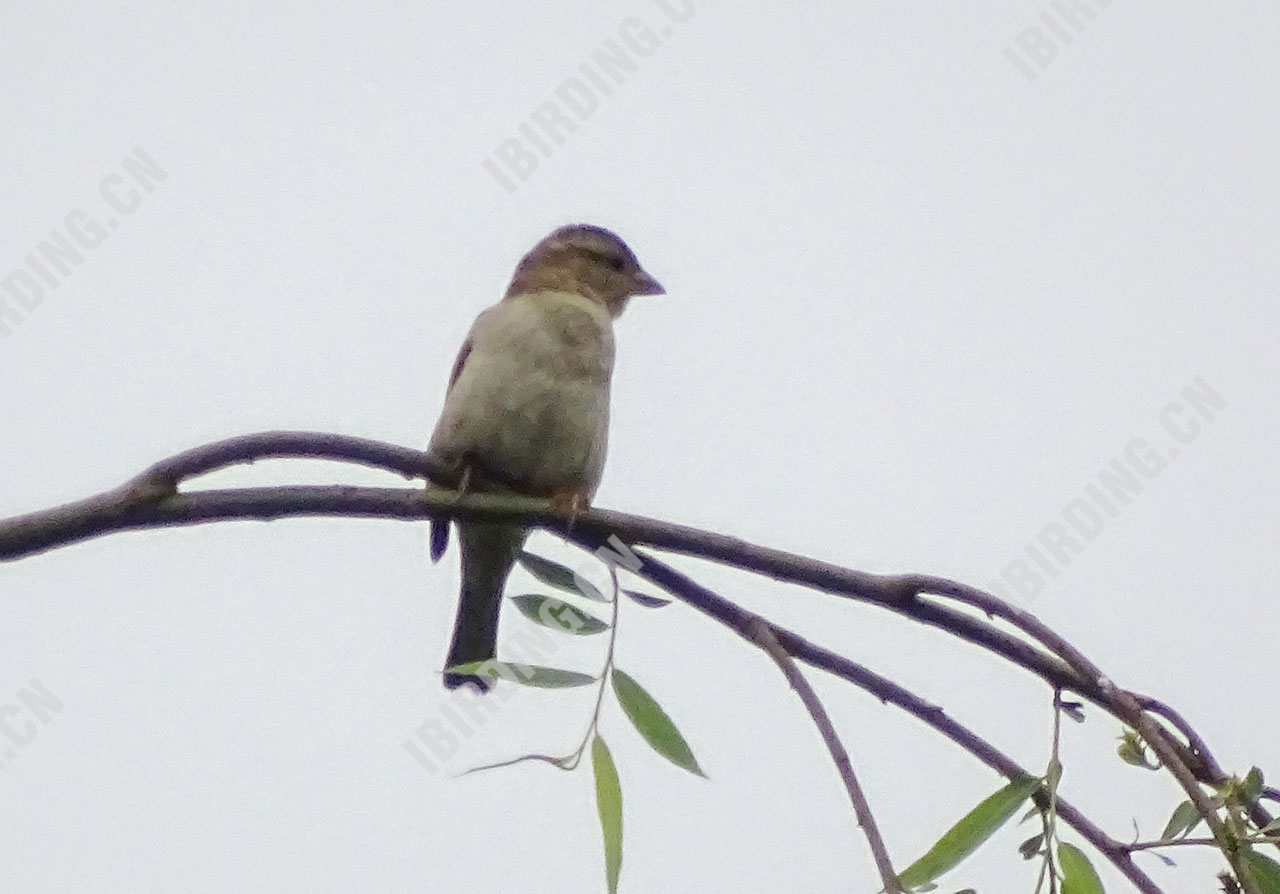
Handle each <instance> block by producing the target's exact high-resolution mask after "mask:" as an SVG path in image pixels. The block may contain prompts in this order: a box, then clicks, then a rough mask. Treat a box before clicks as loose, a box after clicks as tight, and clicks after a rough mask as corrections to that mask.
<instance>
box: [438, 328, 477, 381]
mask: <svg viewBox="0 0 1280 894" xmlns="http://www.w3.org/2000/svg"><path fill="white" fill-rule="evenodd" d="M471 347H472V344H471V336H469V335H468V336H467V340H466V341H464V342H463V343H462V348H461V349H460V350H459V351H458V359H457V360H455V361H453V372H452V373H450V374H449V384H448V386H447V387H446V388H445V390H444V393H445V394H448V393H449V392H450V391H452V390H453V383H454V382H456V381H458V376H460V375H462V367H463V366H465V365H466V363H467V358H468V357H470V356H471Z"/></svg>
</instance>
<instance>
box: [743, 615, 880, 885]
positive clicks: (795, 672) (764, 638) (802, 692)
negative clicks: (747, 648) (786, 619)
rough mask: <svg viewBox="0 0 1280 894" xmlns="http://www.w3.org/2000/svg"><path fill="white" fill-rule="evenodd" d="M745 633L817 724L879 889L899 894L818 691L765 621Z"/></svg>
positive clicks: (863, 797)
mask: <svg viewBox="0 0 1280 894" xmlns="http://www.w3.org/2000/svg"><path fill="white" fill-rule="evenodd" d="M746 633H747V636H748V638H749V639H750V640H751V641H752V642H754V643H755V644H756V645H758V646H759V647H760V648H761V649H763V650H764V651H765V653H766V654H767V655H768V656H769V657H770V658H772V659H773V660H774V661H775V662H776V663H777V665H778V667H779V668H780V669H781V670H782V673H783V675H784V676H785V677H786V678H787V682H788V683H790V684H791V688H792V689H794V690H795V691H796V695H798V696H800V701H801V702H803V703H804V706H805V709H806V710H808V712H809V716H810V717H812V718H813V723H814V725H815V726H817V727H818V732H819V733H820V734H821V735H822V741H823V742H825V743H826V746H827V751H829V752H830V753H831V759H832V760H833V761H834V762H835V765H836V770H837V771H838V772H839V773H840V779H841V781H843V782H844V788H845V791H846V792H848V793H849V800H850V802H852V804H853V813H854V816H856V817H857V819H858V825H859V826H861V827H862V832H863V834H864V835H866V836H867V843H868V844H869V845H870V846H871V855H872V857H873V858H874V859H875V861H876V870H877V871H878V872H879V873H880V881H881V882H882V883H883V884H884V888H883V890H884V891H886V892H888V894H902V885H901V884H900V883H899V882H898V875H897V873H896V872H894V871H893V863H892V861H891V860H890V859H889V851H888V850H887V849H886V848H885V845H884V838H882V837H881V836H880V828H879V826H877V825H876V820H875V817H874V816H873V815H872V813H871V805H870V804H869V803H868V802H867V796H866V794H865V793H864V792H863V791H862V786H861V785H859V784H858V777H857V775H856V774H855V773H854V771H853V762H852V761H850V760H849V753H848V752H847V751H846V750H845V747H844V745H843V744H841V742H840V737H839V735H837V734H836V728H835V727H834V726H833V725H832V723H831V718H830V717H828V716H827V711H826V709H825V708H823V706H822V701H821V700H820V699H819V698H818V694H817V693H816V692H814V691H813V687H812V686H810V685H809V681H808V680H806V679H805V678H804V674H802V673H800V668H798V667H796V663H795V661H794V660H792V658H791V656H790V655H789V654H787V650H786V649H784V648H783V647H782V644H781V643H780V642H778V638H777V637H776V636H774V633H773V628H772V627H770V625H769V624H768V622H766V621H765V620H764V619H763V618H761V617H759V616H757V617H755V618H753V619H752V620H751V622H750V623H749V624H748V627H747V631H746Z"/></svg>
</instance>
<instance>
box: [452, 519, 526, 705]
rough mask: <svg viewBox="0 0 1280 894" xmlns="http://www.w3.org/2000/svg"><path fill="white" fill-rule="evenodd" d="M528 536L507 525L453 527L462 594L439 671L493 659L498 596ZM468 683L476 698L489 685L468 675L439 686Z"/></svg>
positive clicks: (454, 687)
mask: <svg viewBox="0 0 1280 894" xmlns="http://www.w3.org/2000/svg"><path fill="white" fill-rule="evenodd" d="M526 536H528V532H527V531H525V530H524V529H523V528H518V527H512V526H510V525H494V524H479V523H475V522H469V523H467V524H465V525H460V526H459V540H460V541H461V545H462V591H461V594H460V595H459V598H458V619H457V621H456V622H455V624H454V627H453V640H452V642H450V644H449V657H448V659H447V660H446V662H445V667H453V666H455V665H459V664H467V663H468V662H472V661H488V660H489V659H491V658H493V657H495V654H496V649H497V641H498V611H499V609H500V608H501V607H502V591H503V588H504V587H505V586H506V583H507V575H508V574H510V572H511V567H512V566H513V565H514V564H515V561H516V556H517V555H519V553H520V548H521V547H522V546H523V545H524V540H525V537H526ZM466 683H470V684H472V685H474V686H475V687H476V688H477V689H478V690H479V691H480V692H487V691H488V690H489V680H488V679H486V678H483V677H479V676H475V675H472V674H445V675H444V685H445V687H446V688H448V689H457V688H458V687H459V686H462V685H463V684H466Z"/></svg>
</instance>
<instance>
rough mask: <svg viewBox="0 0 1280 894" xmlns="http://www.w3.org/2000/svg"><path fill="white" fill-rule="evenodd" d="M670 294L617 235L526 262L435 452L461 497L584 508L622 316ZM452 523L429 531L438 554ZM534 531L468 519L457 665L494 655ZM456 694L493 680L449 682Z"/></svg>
mask: <svg viewBox="0 0 1280 894" xmlns="http://www.w3.org/2000/svg"><path fill="white" fill-rule="evenodd" d="M661 294H664V290H663V288H662V286H661V285H660V284H659V283H658V281H657V280H656V279H654V278H653V277H652V276H650V275H649V274H648V273H646V272H645V271H644V269H643V268H642V267H641V266H640V262H639V261H637V260H636V256H635V254H634V253H633V252H632V251H631V249H630V248H628V247H627V245H626V243H625V242H623V241H622V240H621V239H620V238H618V237H617V236H616V235H614V234H613V233H611V232H609V231H608V230H605V229H602V228H600V227H593V226H587V225H584V224H577V225H573V226H566V227H561V228H560V229H558V230H556V231H555V232H553V233H552V234H551V235H549V236H547V237H546V238H545V239H543V240H542V241H541V242H539V243H538V244H537V245H535V246H534V247H533V250H532V251H530V252H529V253H528V254H527V255H525V256H524V258H523V259H522V260H521V261H520V263H519V264H518V265H517V266H516V270H515V275H514V276H513V277H512V279H511V285H510V286H508V287H507V291H506V294H505V295H504V296H503V298H502V300H501V301H500V302H498V303H497V304H495V305H493V306H492V307H490V308H488V309H487V310H485V311H483V312H482V313H481V314H480V316H478V317H477V318H476V321H475V323H473V324H472V326H471V331H470V332H469V333H468V334H467V338H466V341H464V342H463V343H462V350H461V351H459V353H458V359H457V362H456V363H455V364H454V367H453V375H452V376H451V377H450V379H449V388H448V391H447V392H446V395H445V401H444V409H443V410H442V411H441V413H440V419H439V421H438V422H437V423H436V428H435V432H434V433H433V434H432V436H431V443H430V445H429V446H428V447H427V452H428V454H429V455H430V456H431V457H432V458H433V459H435V460H437V461H438V462H440V463H442V464H444V465H445V466H446V467H448V468H451V469H454V470H455V471H456V472H457V475H458V479H459V490H473V491H474V490H488V491H503V490H505V491H508V492H515V493H519V494H523V495H526V496H534V497H547V498H550V499H552V500H553V501H555V502H556V503H557V505H564V506H567V507H569V508H570V509H571V510H572V511H578V510H581V509H583V508H586V507H587V506H588V505H589V501H590V499H591V498H592V497H593V496H594V495H595V492H596V488H597V487H598V486H599V484H600V476H601V473H602V472H603V470H604V457H605V447H606V443H607V440H608V434H609V381H610V379H611V377H612V375H613V321H614V320H615V319H617V317H618V316H619V315H620V314H621V313H622V311H623V310H624V309H625V308H626V306H627V302H628V301H629V300H630V299H631V298H632V297H633V296H635V295H661ZM448 534H449V532H448V525H447V523H445V522H442V521H433V522H432V524H431V558H432V560H433V561H436V560H438V559H439V558H440V556H441V555H443V554H444V551H445V547H446V546H447V543H448ZM527 535H528V532H527V531H526V530H525V529H523V528H521V527H518V526H512V525H503V524H485V523H480V522H465V523H459V524H458V537H459V540H460V542H461V546H462V591H461V595H460V596H459V600H458V617H457V621H456V623H455V626H454V629H453V640H452V642H451V643H450V646H449V657H448V659H447V662H446V667H454V666H457V665H461V664H466V663H469V662H472V661H486V660H488V659H490V658H493V657H494V650H495V647H496V644H497V634H498V610H499V608H500V607H501V604H502V590H503V587H504V585H505V584H506V581H507V575H508V574H509V573H510V571H511V568H512V566H513V565H514V564H515V561H516V558H517V556H518V555H519V553H520V550H521V548H522V546H523V545H524V540H525V537H526V536H527ZM444 683H445V686H447V687H448V688H450V689H454V688H457V687H458V686H461V685H463V684H464V683H471V684H473V685H474V686H476V688H477V689H478V690H479V691H481V692H484V691H487V690H488V688H489V685H488V681H487V680H485V679H484V678H482V677H478V676H473V675H468V674H449V673H447V674H445V680H444Z"/></svg>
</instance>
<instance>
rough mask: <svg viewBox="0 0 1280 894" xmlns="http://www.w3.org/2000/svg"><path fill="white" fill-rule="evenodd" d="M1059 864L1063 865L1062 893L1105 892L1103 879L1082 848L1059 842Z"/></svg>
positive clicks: (1101, 893) (1089, 893)
mask: <svg viewBox="0 0 1280 894" xmlns="http://www.w3.org/2000/svg"><path fill="white" fill-rule="evenodd" d="M1058 865H1059V866H1061V867H1062V894H1105V892H1104V889H1103V887H1102V879H1100V878H1098V873H1097V871H1096V870H1095V869H1094V868H1093V864H1092V863H1090V862H1089V858H1088V857H1086V856H1085V855H1084V851H1082V850H1080V848H1078V847H1076V846H1075V845H1072V844H1059V845H1058Z"/></svg>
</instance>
